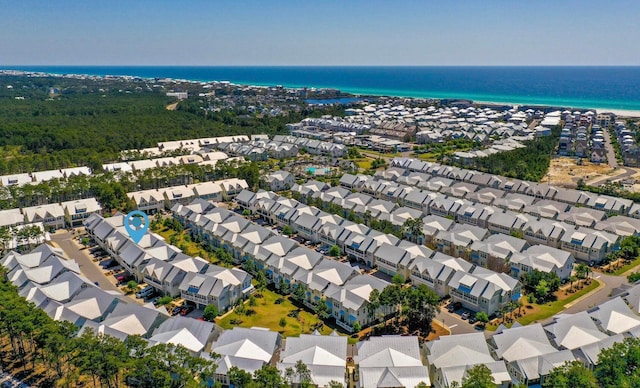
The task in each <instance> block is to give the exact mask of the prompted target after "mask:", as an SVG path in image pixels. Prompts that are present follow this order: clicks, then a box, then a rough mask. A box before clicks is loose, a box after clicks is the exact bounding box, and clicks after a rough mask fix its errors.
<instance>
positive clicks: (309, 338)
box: [280, 334, 347, 368]
mask: <svg viewBox="0 0 640 388" xmlns="http://www.w3.org/2000/svg"><path fill="white" fill-rule="evenodd" d="M346 359H347V337H345V336H322V335H319V334H301V335H300V337H289V338H288V339H287V340H286V342H285V347H284V349H283V350H282V352H281V353H280V362H282V363H292V364H295V363H296V362H297V361H298V360H301V361H302V362H304V363H305V364H306V365H307V366H311V365H327V366H341V367H343V368H344V367H345V365H346V362H347V361H346Z"/></svg>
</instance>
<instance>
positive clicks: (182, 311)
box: [180, 306, 193, 316]
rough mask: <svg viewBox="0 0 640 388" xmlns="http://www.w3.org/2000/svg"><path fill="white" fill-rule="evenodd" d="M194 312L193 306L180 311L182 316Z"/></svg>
mask: <svg viewBox="0 0 640 388" xmlns="http://www.w3.org/2000/svg"><path fill="white" fill-rule="evenodd" d="M192 311H193V306H184V307H183V308H182V310H180V315H182V316H185V315H187V314H189V313H190V312H192Z"/></svg>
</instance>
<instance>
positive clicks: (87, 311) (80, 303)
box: [65, 287, 120, 320]
mask: <svg viewBox="0 0 640 388" xmlns="http://www.w3.org/2000/svg"><path fill="white" fill-rule="evenodd" d="M119 296H120V294H119V293H111V292H107V291H103V290H101V289H100V288H98V287H87V288H85V289H83V290H82V291H80V292H79V293H78V294H77V295H76V296H75V297H74V298H73V299H72V300H71V301H70V302H68V303H67V304H65V307H66V308H68V309H69V310H71V311H73V312H74V313H76V314H78V315H80V316H82V317H85V318H87V319H91V320H98V319H99V318H101V317H103V316H104V314H105V313H107V312H108V311H109V310H110V309H111V308H112V307H115V305H116V304H117V303H119V302H120V298H119Z"/></svg>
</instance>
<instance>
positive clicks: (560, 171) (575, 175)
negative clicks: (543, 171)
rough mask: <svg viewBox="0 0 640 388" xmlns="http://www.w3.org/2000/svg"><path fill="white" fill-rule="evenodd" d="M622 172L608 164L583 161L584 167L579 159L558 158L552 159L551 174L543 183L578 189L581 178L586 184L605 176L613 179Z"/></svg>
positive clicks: (545, 177)
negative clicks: (577, 185)
mask: <svg viewBox="0 0 640 388" xmlns="http://www.w3.org/2000/svg"><path fill="white" fill-rule="evenodd" d="M622 172H624V171H623V170H618V171H615V170H614V169H612V168H611V167H609V166H608V165H607V164H606V163H602V164H593V163H590V162H587V161H585V160H584V159H583V163H582V165H581V166H579V165H578V160H577V159H572V158H566V157H556V158H553V159H551V165H550V166H549V172H548V173H547V175H545V176H544V178H543V179H542V180H541V182H544V183H549V184H552V185H556V186H563V187H576V184H577V182H578V179H580V178H582V179H584V181H585V182H589V181H593V180H595V179H598V178H602V177H604V176H611V177H613V176H615V175H617V174H618V173H622Z"/></svg>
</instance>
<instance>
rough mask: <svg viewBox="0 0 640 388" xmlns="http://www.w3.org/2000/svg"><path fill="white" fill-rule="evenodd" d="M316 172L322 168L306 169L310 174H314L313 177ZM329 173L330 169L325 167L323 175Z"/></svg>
mask: <svg viewBox="0 0 640 388" xmlns="http://www.w3.org/2000/svg"><path fill="white" fill-rule="evenodd" d="M317 170H321V171H322V168H317V167H309V168H307V172H308V173H310V174H314V175H315V173H316V171H317ZM330 172H331V168H329V167H325V168H324V173H325V174H328V173H330Z"/></svg>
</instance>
